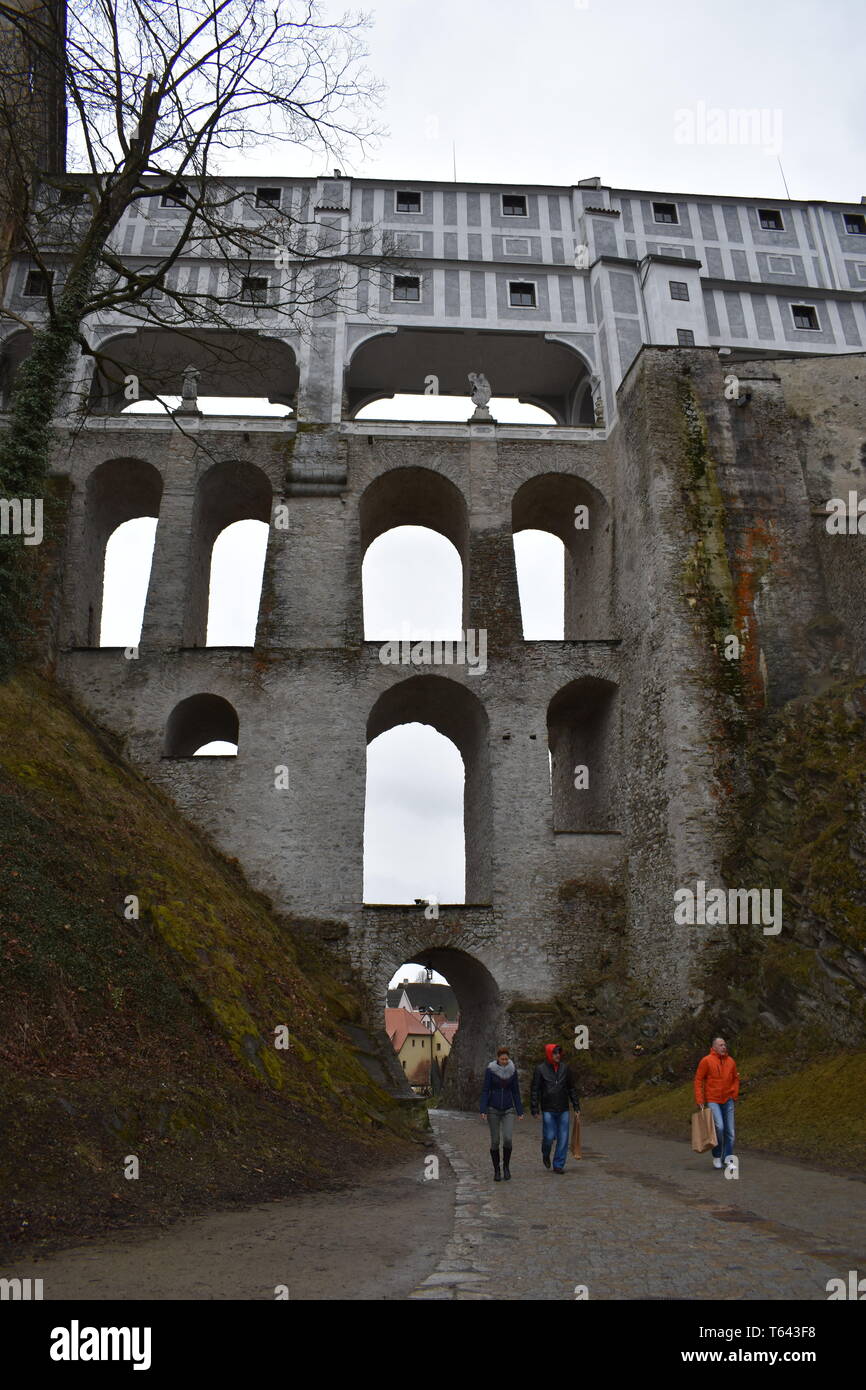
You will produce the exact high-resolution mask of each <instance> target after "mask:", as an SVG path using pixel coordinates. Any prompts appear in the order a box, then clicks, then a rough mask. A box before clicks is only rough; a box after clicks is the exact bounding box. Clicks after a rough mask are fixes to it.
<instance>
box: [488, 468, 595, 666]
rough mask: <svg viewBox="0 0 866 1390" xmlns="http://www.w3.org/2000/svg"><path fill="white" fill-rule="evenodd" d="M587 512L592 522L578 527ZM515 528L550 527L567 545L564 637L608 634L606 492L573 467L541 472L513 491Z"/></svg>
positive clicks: (591, 636)
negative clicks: (583, 510) (571, 470)
mask: <svg viewBox="0 0 866 1390" xmlns="http://www.w3.org/2000/svg"><path fill="white" fill-rule="evenodd" d="M577 507H585V508H586V513H580V514H578V513H576V511H575V508H577ZM584 517H586V519H587V520H588V526H587V527H586V528H585V529H578V528H577V527H576V526H575V519H578V520H583V519H584ZM511 529H512V533H513V534H515V535H516V534H517V532H519V531H528V530H537V531H549V532H551V533H552V534H553V535H554V536H558V537H559V539H560V540H561V541H562V543H563V545H564V546H565V554H566V564H565V634H564V635H565V638H566V640H567V641H576V640H587V639H590V638H599V637H608V636H609V635H610V634H609V623H610V582H611V578H610V577H611V562H612V536H613V522H612V518H611V513H610V507H609V506H608V503H607V501H606V499H605V498H604V496H603V495H602V493H600V492H599V491H598V489H597V488H595V487H593V486H592V485H591V484H590V483H588V482H586V481H585V480H584V479H583V478H579V477H577V476H576V475H574V474H571V473H541V474H538V475H537V476H536V477H534V478H528V479H527V481H526V482H525V483H523V484H522V486H521V487H519V488H518V489H517V492H516V493H515V494H514V497H513V499H512V504H511Z"/></svg>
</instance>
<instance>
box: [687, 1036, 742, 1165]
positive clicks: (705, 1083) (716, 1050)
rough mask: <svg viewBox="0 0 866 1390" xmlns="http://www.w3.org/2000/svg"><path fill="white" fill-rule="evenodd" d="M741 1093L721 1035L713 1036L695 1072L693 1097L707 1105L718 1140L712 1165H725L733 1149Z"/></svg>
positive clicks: (735, 1066) (738, 1078)
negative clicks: (738, 1099) (735, 1118)
mask: <svg viewBox="0 0 866 1390" xmlns="http://www.w3.org/2000/svg"><path fill="white" fill-rule="evenodd" d="M739 1094H740V1074H739V1072H738V1071H737V1064H736V1062H735V1061H734V1059H733V1057H731V1055H730V1053H729V1052H728V1044H727V1043H726V1042H725V1040H724V1038H713V1045H712V1047H711V1048H710V1050H709V1052H708V1053H707V1055H706V1057H702V1058H701V1060H700V1061H699V1062H698V1069H697V1071H696V1072H695V1100H696V1102H697V1104H698V1105H699V1106H700V1107H701V1109H702V1110H703V1108H704V1106H705V1105H708V1106H709V1107H710V1110H711V1111H712V1115H713V1123H714V1124H715V1126H716V1138H717V1139H718V1141H719V1142H718V1143H717V1144H716V1146H715V1148H714V1149H713V1167H714V1168H724V1166H725V1160H726V1159H727V1158H729V1157H730V1156H731V1154H732V1153H733V1152H734V1102H735V1101H736V1099H737V1097H738V1096H739Z"/></svg>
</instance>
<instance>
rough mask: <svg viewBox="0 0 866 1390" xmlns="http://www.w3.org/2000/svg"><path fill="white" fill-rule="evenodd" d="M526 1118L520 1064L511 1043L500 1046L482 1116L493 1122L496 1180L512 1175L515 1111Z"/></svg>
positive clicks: (486, 1082) (490, 1065) (486, 1085)
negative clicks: (520, 1083) (506, 1045)
mask: <svg viewBox="0 0 866 1390" xmlns="http://www.w3.org/2000/svg"><path fill="white" fill-rule="evenodd" d="M515 1111H516V1112H517V1114H518V1116H519V1117H520V1119H521V1120H522V1119H523V1104H522V1102H521V1099H520V1085H519V1083H518V1080H517V1068H516V1067H515V1065H514V1063H513V1062H512V1060H511V1056H510V1054H509V1051H508V1048H507V1047H497V1049H496V1061H495V1062H489V1063H488V1064H487V1070H486V1071H485V1073H484V1090H483V1091H482V1092H481V1118H482V1120H484V1119H486V1120H487V1123H488V1125H489V1126H490V1157H491V1158H492V1159H493V1181H494V1182H500V1181H501V1180H502V1178H505V1180H506V1182H507V1181H508V1179H509V1178H510V1177H511V1169H510V1166H509V1165H510V1163H511V1138H512V1135H513V1133H514V1115H515ZM500 1138H501V1140H502V1172H501V1173H500V1171H499V1141H500Z"/></svg>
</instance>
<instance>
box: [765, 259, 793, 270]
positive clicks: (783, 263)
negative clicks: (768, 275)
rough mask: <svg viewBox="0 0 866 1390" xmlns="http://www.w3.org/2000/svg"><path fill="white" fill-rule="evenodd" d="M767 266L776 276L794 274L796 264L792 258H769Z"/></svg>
mask: <svg viewBox="0 0 866 1390" xmlns="http://www.w3.org/2000/svg"><path fill="white" fill-rule="evenodd" d="M767 266H768V268H769V269H770V270H771V271H772V273H773V274H774V275H793V274H794V262H793V260H792V258H791V257H790V256H768V257H767Z"/></svg>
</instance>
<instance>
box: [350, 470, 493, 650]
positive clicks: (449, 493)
mask: <svg viewBox="0 0 866 1390" xmlns="http://www.w3.org/2000/svg"><path fill="white" fill-rule="evenodd" d="M358 515H359V522H360V531H361V554H360V564H361V570H362V573H361V574H360V575H359V580H362V578H363V560H364V556H365V554H366V553H367V550H368V548H369V547H370V546H371V545H372V543H373V541H374V540H377V539H378V537H379V536H381V535H384V534H385V532H386V531H391V530H393V529H394V528H395V527H396V526H426V527H428V528H429V529H430V530H431V531H438V532H439V534H440V535H441V536H444V537H445V539H446V540H449V541H450V542H451V544H452V545H453V546H454V548H455V550H456V551H457V554H458V555H459V556H460V563H461V566H462V569H463V598H462V603H461V610H462V615H463V626H464V627H465V626H466V614H467V611H468V608H467V606H468V595H469V582H468V578H469V577H468V562H469V511H468V508H467V505H466V499H465V497H464V496H463V493H462V492H461V491H460V488H459V487H457V485H456V484H455V483H452V482H451V480H450V478H446V477H445V476H444V474H442V473H436V472H434V471H433V469H431V468H415V467H410V468H392V469H390V470H389V471H388V472H387V473H382V474H380V475H379V477H378V478H374V479H373V481H372V482H371V483H370V484H369V486H368V487H367V488H366V489H365V490H364V492H363V494H362V496H361V501H360V506H359V511H358ZM361 589H362V585H361V584H359V592H360V591H361ZM362 604H363V596H362ZM395 635H396V634H395Z"/></svg>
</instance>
